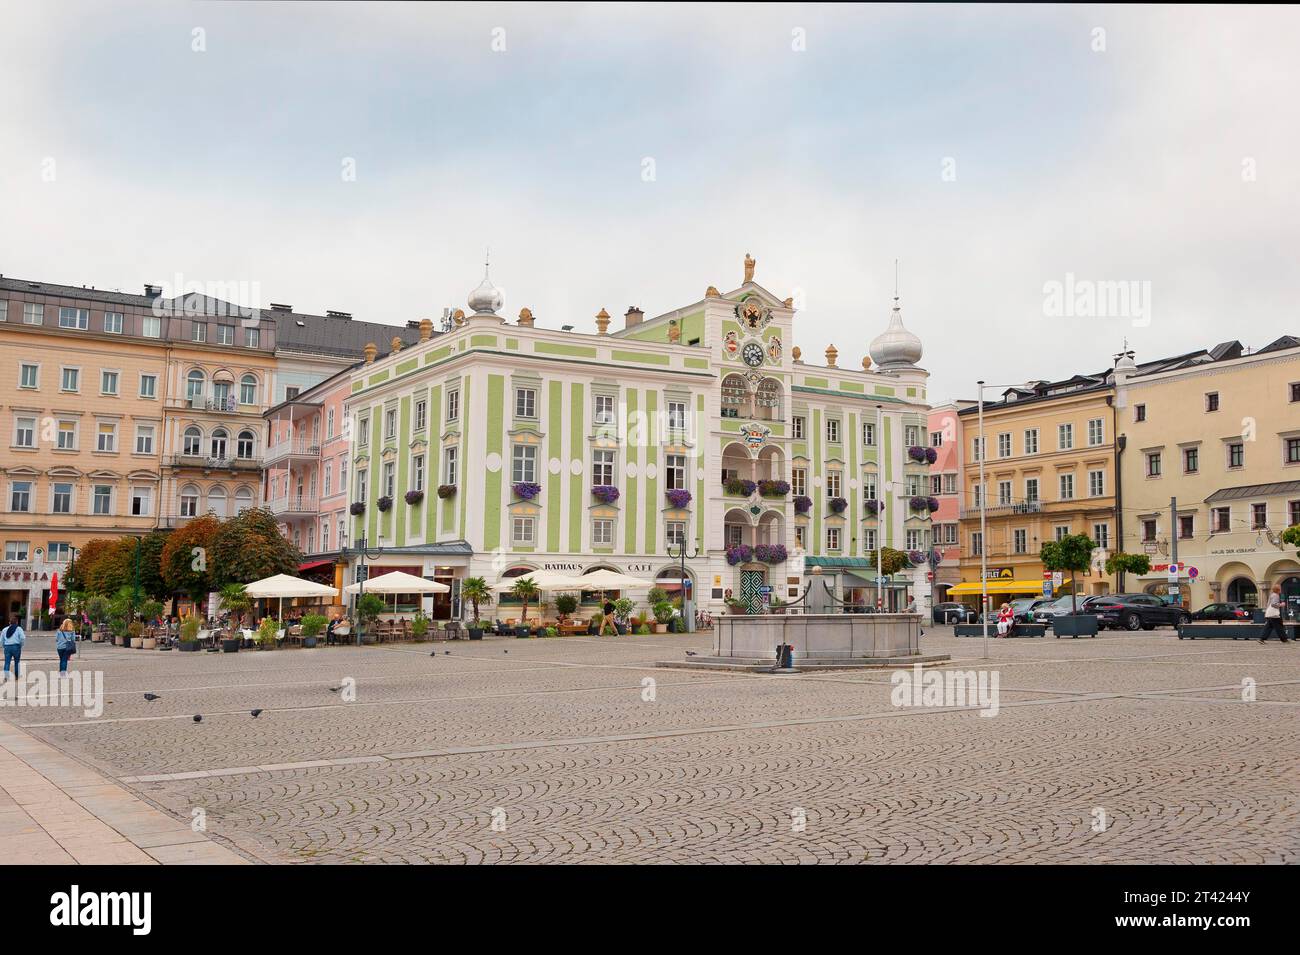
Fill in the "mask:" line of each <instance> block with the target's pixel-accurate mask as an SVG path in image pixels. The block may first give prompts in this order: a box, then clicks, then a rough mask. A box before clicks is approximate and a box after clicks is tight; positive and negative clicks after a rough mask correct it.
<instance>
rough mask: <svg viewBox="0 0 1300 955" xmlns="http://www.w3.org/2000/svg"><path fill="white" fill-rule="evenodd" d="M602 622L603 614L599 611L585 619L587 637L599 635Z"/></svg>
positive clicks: (603, 620) (603, 619)
mask: <svg viewBox="0 0 1300 955" xmlns="http://www.w3.org/2000/svg"><path fill="white" fill-rule="evenodd" d="M604 623H605V615H604V614H603V613H601V612H599V611H597V612H596V613H593V614H592V615H591V619H590V620H589V621H587V636H589V637H598V636H600V629H601V627H602V626H604Z"/></svg>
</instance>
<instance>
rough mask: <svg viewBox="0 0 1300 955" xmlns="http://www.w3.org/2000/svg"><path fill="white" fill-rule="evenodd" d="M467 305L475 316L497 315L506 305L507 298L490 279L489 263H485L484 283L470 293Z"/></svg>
mask: <svg viewBox="0 0 1300 955" xmlns="http://www.w3.org/2000/svg"><path fill="white" fill-rule="evenodd" d="M467 304H468V305H469V307H470V309H471V310H472V311H473V313H474V314H475V315H495V314H497V311H498V310H499V309H500V308H501V306H502V305H504V304H505V296H504V295H502V294H501V290H500V289H499V288H497V287H496V286H495V285H493V284H492V280H491V279H490V278H489V277H488V263H487V262H484V263H483V281H482V282H480V283H479V285H478V288H476V289H474V291H472V292H470V293H469V301H468V303H467Z"/></svg>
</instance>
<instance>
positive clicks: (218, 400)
mask: <svg viewBox="0 0 1300 955" xmlns="http://www.w3.org/2000/svg"><path fill="white" fill-rule="evenodd" d="M231 384H232V383H231V382H229V381H217V380H216V379H215V378H214V379H212V403H213V404H214V405H216V407H217V408H218V410H234V409H232V408H231V407H230V385H231Z"/></svg>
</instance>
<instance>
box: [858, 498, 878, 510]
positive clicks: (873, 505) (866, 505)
mask: <svg viewBox="0 0 1300 955" xmlns="http://www.w3.org/2000/svg"><path fill="white" fill-rule="evenodd" d="M862 508H863V510H865V511H866V512H867V513H868V514H879V513H880V502H879V501H878V500H876V499H875V498H871V499H870V500H867V501H863V502H862Z"/></svg>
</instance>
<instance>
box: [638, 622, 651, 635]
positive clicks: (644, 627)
mask: <svg viewBox="0 0 1300 955" xmlns="http://www.w3.org/2000/svg"><path fill="white" fill-rule="evenodd" d="M636 632H637V635H638V636H642V635H648V634H649V633H650V628H649V627H648V626H647V625H646V624H644V623H642V624H641V626H639V627H637V628H636Z"/></svg>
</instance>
